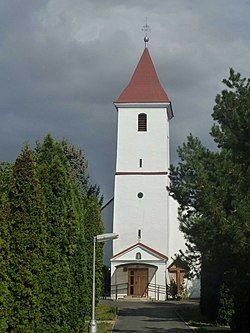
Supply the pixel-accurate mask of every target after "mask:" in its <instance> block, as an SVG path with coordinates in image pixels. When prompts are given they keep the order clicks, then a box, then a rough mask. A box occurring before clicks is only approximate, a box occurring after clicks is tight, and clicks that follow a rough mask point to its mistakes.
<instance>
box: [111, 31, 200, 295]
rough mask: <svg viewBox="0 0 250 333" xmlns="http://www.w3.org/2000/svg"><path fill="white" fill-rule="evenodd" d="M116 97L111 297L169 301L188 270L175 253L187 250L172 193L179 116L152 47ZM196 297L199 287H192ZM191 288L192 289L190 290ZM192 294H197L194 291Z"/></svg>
mask: <svg viewBox="0 0 250 333" xmlns="http://www.w3.org/2000/svg"><path fill="white" fill-rule="evenodd" d="M144 41H145V48H144V51H143V53H142V55H141V58H140V60H139V63H138V64H137V66H136V69H135V71H134V73H133V75H132V78H131V80H130V82H129V84H128V85H127V87H125V89H124V90H123V91H122V92H121V94H120V96H119V97H118V98H117V99H116V100H115V102H114V105H115V108H116V110H117V114H118V126H117V155H116V172H115V185H114V200H113V228H112V230H110V231H112V232H114V233H117V234H119V239H117V240H115V241H113V249H112V250H113V251H112V257H111V297H112V298H113V299H121V298H128V299H129V298H138V297H140V298H148V299H154V300H165V299H166V297H167V285H169V283H170V281H171V280H172V281H174V282H175V284H176V287H177V292H180V291H181V287H182V285H183V284H184V283H185V269H184V268H183V267H181V266H180V265H178V263H177V261H176V260H175V255H176V254H178V253H179V251H180V250H182V251H185V240H184V236H183V234H182V233H181V232H180V231H179V223H178V219H177V215H178V203H177V202H176V201H175V200H174V199H173V198H172V197H171V196H170V195H169V193H168V190H167V186H168V185H169V178H168V170H169V167H170V134H169V124H170V121H172V118H173V116H174V113H173V109H172V105H171V102H170V99H169V97H168V95H167V92H166V91H165V89H164V88H163V87H162V85H161V83H160V81H159V78H158V75H157V73H156V70H155V67H154V64H153V62H152V59H151V56H150V52H149V49H148V45H147V44H148V38H147V37H145V39H144ZM190 292H191V293H193V297H197V296H198V294H199V290H198V289H197V290H192V291H190ZM190 292H189V293H190ZM191 296H192V295H191Z"/></svg>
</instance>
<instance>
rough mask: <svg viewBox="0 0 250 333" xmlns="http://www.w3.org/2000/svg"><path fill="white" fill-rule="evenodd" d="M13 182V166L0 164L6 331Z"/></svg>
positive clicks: (1, 299)
mask: <svg viewBox="0 0 250 333" xmlns="http://www.w3.org/2000/svg"><path fill="white" fill-rule="evenodd" d="M11 182H12V166H11V165H10V164H8V163H1V164H0V332H6V330H7V326H8V321H9V320H10V318H11V312H10V310H11V309H10V304H11V301H12V299H11V293H10V279H9V276H8V269H9V244H10V228H9V226H10V218H9V217H10V200H9V197H8V193H9V189H10V186H11Z"/></svg>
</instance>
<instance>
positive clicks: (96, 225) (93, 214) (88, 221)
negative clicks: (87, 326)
mask: <svg viewBox="0 0 250 333" xmlns="http://www.w3.org/2000/svg"><path fill="white" fill-rule="evenodd" d="M84 223H85V224H84V227H85V247H86V253H87V270H88V281H87V284H88V285H89V286H92V273H93V266H92V265H93V238H94V236H96V235H98V234H102V233H103V231H104V228H103V223H102V219H101V214H100V207H99V204H98V201H97V198H96V197H95V196H94V195H93V196H91V197H89V198H88V200H87V202H86V211H85V221H84ZM102 268H103V244H101V243H96V301H98V299H99V298H100V294H101V290H102V283H103V277H102ZM88 304H89V308H88V309H87V311H88V312H89V313H90V305H91V294H90V295H89V301H88Z"/></svg>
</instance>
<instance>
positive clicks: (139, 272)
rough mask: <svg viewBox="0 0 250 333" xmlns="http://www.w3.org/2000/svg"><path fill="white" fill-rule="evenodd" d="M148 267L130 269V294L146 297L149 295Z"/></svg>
mask: <svg viewBox="0 0 250 333" xmlns="http://www.w3.org/2000/svg"><path fill="white" fill-rule="evenodd" d="M147 289H148V268H129V269H128V296H136V297H146V296H147V295H148V292H147Z"/></svg>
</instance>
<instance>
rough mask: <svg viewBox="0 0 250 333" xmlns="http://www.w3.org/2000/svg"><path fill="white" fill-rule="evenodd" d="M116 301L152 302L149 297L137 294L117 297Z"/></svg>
mask: <svg viewBox="0 0 250 333" xmlns="http://www.w3.org/2000/svg"><path fill="white" fill-rule="evenodd" d="M117 300H118V301H126V302H153V299H152V298H151V297H138V296H124V297H123V298H118V299H117Z"/></svg>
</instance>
